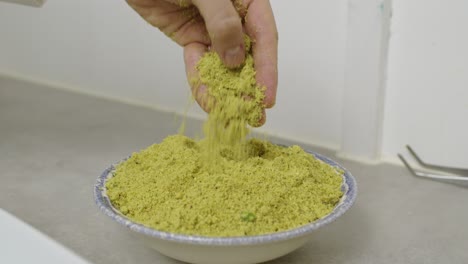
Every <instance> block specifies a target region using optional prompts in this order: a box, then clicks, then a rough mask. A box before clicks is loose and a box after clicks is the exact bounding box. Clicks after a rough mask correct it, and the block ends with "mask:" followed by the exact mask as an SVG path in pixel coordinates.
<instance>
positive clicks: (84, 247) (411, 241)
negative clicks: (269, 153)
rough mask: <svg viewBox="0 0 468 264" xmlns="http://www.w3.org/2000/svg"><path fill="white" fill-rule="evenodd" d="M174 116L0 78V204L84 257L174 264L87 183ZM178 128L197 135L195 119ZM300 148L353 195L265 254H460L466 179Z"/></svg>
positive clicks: (337, 258) (326, 259)
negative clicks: (354, 185)
mask: <svg viewBox="0 0 468 264" xmlns="http://www.w3.org/2000/svg"><path fill="white" fill-rule="evenodd" d="M278 107H279V106H278ZM179 124H180V118H177V117H176V116H175V115H174V114H171V113H165V112H160V111H156V110H153V109H149V108H144V107H138V106H132V105H126V104H122V103H119V102H114V101H110V100H105V99H100V98H97V97H91V96H87V95H82V94H79V93H74V92H70V91H64V90H58V89H52V88H48V87H45V86H41V85H35V84H32V83H27V82H21V81H16V80H13V79H9V78H5V77H0V168H1V173H0V207H1V208H3V209H4V210H6V211H8V212H10V213H12V214H14V215H15V216H17V217H18V218H20V219H22V220H23V221H25V222H27V223H29V224H30V225H32V226H33V227H35V228H37V229H39V230H40V231H42V232H43V233H45V234H46V235H48V236H50V237H51V238H53V239H55V240H56V241H58V242H59V243H61V244H62V245H64V246H65V247H67V248H69V249H71V250H72V251H74V252H75V253H77V254H78V255H80V256H82V257H83V258H85V259H87V260H88V261H90V262H91V263H95V264H107V263H112V264H118V263H139V264H145V263H161V264H164V263H180V262H178V261H175V260H172V259H169V258H166V257H164V256H162V255H160V254H159V253H157V252H155V251H154V250H152V249H150V248H147V247H145V246H143V245H142V244H141V243H140V242H139V241H138V240H135V239H134V238H133V237H132V236H130V235H129V234H127V232H122V230H121V227H120V226H118V225H116V224H113V223H112V221H111V220H110V219H108V217H107V216H105V215H104V214H102V213H101V212H100V211H99V210H98V208H97V207H96V205H95V203H94V200H93V192H92V190H93V185H94V183H95V180H96V178H97V176H98V175H99V174H100V173H101V171H103V170H104V169H105V168H106V167H107V166H108V165H109V164H111V163H113V162H116V161H118V160H120V159H121V158H123V157H126V156H127V155H129V154H130V153H132V152H134V151H137V150H139V149H142V148H144V147H146V146H148V145H150V144H152V143H156V142H160V141H161V140H162V139H163V138H164V137H166V136H168V135H171V134H174V133H177V129H178V127H179ZM187 127H188V128H189V130H188V132H187V133H188V134H189V135H196V134H197V133H198V131H200V122H199V121H196V120H188V123H187ZM198 134H199V133H198ZM274 141H276V142H278V143H286V144H290V143H292V142H289V141H284V140H281V139H274ZM303 147H305V148H308V149H311V150H314V151H316V152H319V153H322V154H324V155H327V156H329V157H331V158H333V159H335V160H336V161H338V162H339V163H341V164H342V165H343V166H344V167H346V168H347V169H349V170H350V171H351V172H352V173H353V175H354V176H355V177H356V179H357V182H358V187H359V193H358V198H357V200H356V203H355V205H354V206H353V207H352V208H351V209H350V210H349V211H348V212H347V213H346V214H345V215H344V216H343V217H341V218H340V219H338V220H337V221H336V222H334V223H332V224H330V225H328V226H326V227H325V228H323V229H321V230H318V231H317V232H316V233H315V236H314V238H313V239H312V240H311V241H310V242H308V243H307V244H306V245H305V246H304V247H302V248H301V249H299V250H297V251H295V252H293V253H291V254H289V255H286V256H284V257H282V258H280V259H277V260H275V261H272V262H269V263H271V264H279V263H298V264H299V263H347V264H352V263H391V264H395V263H468V250H467V248H468V228H467V223H468V186H466V185H465V186H463V185H455V184H451V183H442V182H436V181H430V180H424V179H420V178H416V177H413V176H411V175H410V174H409V172H408V171H407V170H406V169H405V168H403V167H399V166H393V165H389V164H379V165H364V164H360V163H356V162H352V161H348V160H342V159H339V158H337V157H335V156H334V155H333V153H332V152H330V151H327V150H324V149H320V148H316V147H314V146H304V145H303ZM0 239H5V238H4V237H2V238H0Z"/></svg>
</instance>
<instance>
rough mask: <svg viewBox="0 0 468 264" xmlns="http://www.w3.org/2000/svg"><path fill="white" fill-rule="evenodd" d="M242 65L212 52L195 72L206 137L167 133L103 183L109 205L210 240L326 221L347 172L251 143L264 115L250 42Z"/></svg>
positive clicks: (295, 152) (291, 150)
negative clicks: (205, 111)
mask: <svg viewBox="0 0 468 264" xmlns="http://www.w3.org/2000/svg"><path fill="white" fill-rule="evenodd" d="M245 46H246V51H247V52H246V53H247V55H246V60H245V63H244V64H243V65H242V66H241V67H239V68H237V69H228V68H226V67H225V66H224V65H223V63H222V61H221V59H220V58H219V56H218V55H217V54H216V53H215V52H208V53H206V55H205V56H204V57H202V59H201V60H200V62H199V63H198V65H197V70H198V71H199V74H200V81H201V82H202V83H203V84H204V85H206V86H207V91H208V94H209V95H210V97H211V98H212V99H213V100H212V101H211V102H210V105H209V108H210V114H209V116H208V119H207V121H206V123H205V125H204V133H205V139H202V140H200V141H195V140H192V139H190V138H188V137H185V136H183V135H174V136H169V137H167V138H166V139H164V140H163V141H162V142H161V143H160V144H154V145H152V146H150V147H148V148H146V149H144V150H142V151H140V152H138V153H134V154H133V155H132V156H131V157H130V158H129V159H127V160H125V161H123V162H121V163H120V164H118V165H117V166H116V168H115V170H114V171H113V172H112V173H113V177H111V178H110V179H109V180H108V181H107V183H106V192H107V195H108V197H109V199H110V200H111V203H112V205H113V206H114V207H115V208H117V209H118V210H119V211H120V212H121V213H122V214H124V215H125V216H127V217H128V218H130V219H131V220H133V221H136V222H138V223H141V224H143V225H146V226H149V227H152V228H155V229H157V230H161V231H167V232H173V233H178V234H187V235H202V236H210V237H225V236H245V235H260V234H267V233H273V232H278V231H284V230H288V229H292V228H296V227H298V226H302V225H305V224H308V223H310V222H313V221H315V220H317V219H319V218H322V217H324V216H325V215H327V214H329V213H330V212H331V211H332V210H333V208H334V207H335V206H336V204H337V203H338V202H339V200H340V198H341V197H342V195H343V193H342V191H341V185H342V181H343V179H342V176H341V175H342V174H343V172H342V171H341V170H339V169H336V168H334V167H332V166H329V165H328V164H325V163H323V162H321V161H319V160H318V159H316V158H315V157H314V156H313V155H311V154H308V153H306V152H305V151H304V150H303V149H301V148H300V147H299V146H291V147H282V146H278V145H274V144H272V143H269V142H267V141H261V140H258V139H250V140H247V135H248V133H249V129H248V127H247V124H253V125H255V124H256V122H258V121H259V120H260V119H261V117H262V111H263V99H264V93H263V91H262V88H261V87H260V86H258V85H257V83H256V81H255V70H254V64H253V57H252V54H251V49H250V46H251V45H250V39H249V38H248V37H246V45H245Z"/></svg>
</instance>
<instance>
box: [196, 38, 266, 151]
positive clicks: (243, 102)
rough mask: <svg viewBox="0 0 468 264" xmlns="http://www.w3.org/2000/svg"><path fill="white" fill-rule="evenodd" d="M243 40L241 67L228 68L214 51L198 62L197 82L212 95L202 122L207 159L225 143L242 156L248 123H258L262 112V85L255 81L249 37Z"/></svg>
mask: <svg viewBox="0 0 468 264" xmlns="http://www.w3.org/2000/svg"><path fill="white" fill-rule="evenodd" d="M244 39H245V47H246V58H245V62H244V64H243V65H242V66H241V67H239V68H237V69H228V68H227V67H226V66H224V64H223V62H222V61H221V59H220V57H219V56H218V54H217V53H216V52H207V53H206V54H205V55H204V57H202V59H201V60H200V61H199V63H198V65H197V69H198V72H199V76H200V82H201V83H203V84H204V85H206V86H207V88H208V94H209V95H210V98H212V100H211V101H208V102H207V105H208V108H209V109H210V114H209V115H208V120H207V121H206V122H205V125H204V133H205V136H206V140H207V141H208V145H207V147H208V150H207V152H206V153H207V154H209V155H208V159H210V160H213V159H216V157H217V156H218V155H217V153H218V152H219V148H220V147H221V146H226V145H228V146H230V147H231V148H233V150H234V153H235V156H236V158H237V159H245V158H246V153H245V151H244V150H243V149H242V146H243V145H242V144H241V143H243V142H245V139H246V136H247V135H248V133H249V129H248V128H247V125H248V124H251V125H254V126H256V125H258V124H259V121H260V120H261V118H262V115H263V99H264V98H265V95H264V92H263V90H264V88H262V87H260V86H259V85H258V84H257V82H256V80H255V69H254V62H253V56H252V54H251V41H250V38H249V37H248V36H247V35H245V38H244Z"/></svg>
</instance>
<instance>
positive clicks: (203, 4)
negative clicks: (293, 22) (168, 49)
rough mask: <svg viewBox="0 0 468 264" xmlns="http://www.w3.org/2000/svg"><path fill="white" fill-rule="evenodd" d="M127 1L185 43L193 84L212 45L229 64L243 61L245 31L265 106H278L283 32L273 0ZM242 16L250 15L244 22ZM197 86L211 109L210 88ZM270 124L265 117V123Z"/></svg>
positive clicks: (202, 100) (195, 90) (202, 101)
mask: <svg viewBox="0 0 468 264" xmlns="http://www.w3.org/2000/svg"><path fill="white" fill-rule="evenodd" d="M127 2H128V4H129V5H130V6H131V7H132V8H133V9H135V11H136V12H137V13H138V14H139V15H140V16H141V17H143V18H144V19H145V20H146V21H147V22H148V23H150V24H151V25H153V26H155V27H157V28H159V29H160V30H161V31H162V32H163V33H165V34H166V35H167V36H169V37H170V38H171V39H172V40H174V41H175V42H176V43H178V44H179V45H181V46H182V47H184V61H185V69H186V73H187V78H188V80H189V82H190V80H192V79H193V78H197V76H198V75H197V70H196V65H197V62H198V61H199V60H200V58H201V57H202V56H203V54H204V53H205V52H207V51H208V48H209V47H211V49H212V50H214V51H216V52H217V53H218V54H219V56H220V58H221V59H222V60H223V62H224V64H225V65H226V66H227V67H236V66H238V65H240V64H241V63H242V62H243V61H244V59H245V52H244V37H243V34H244V33H243V32H244V31H245V32H246V33H247V34H248V35H249V36H250V37H251V39H252V40H253V46H252V52H253V57H254V63H255V70H256V72H257V75H256V81H257V83H258V84H259V85H261V86H265V87H266V90H265V101H264V103H265V107H266V108H271V107H273V105H274V104H275V101H276V88H277V83H278V72H277V53H278V33H277V30H276V25H275V20H274V17H273V11H272V9H271V6H270V3H269V1H268V0H235V1H231V0H127ZM236 9H237V10H236ZM241 19H245V23H244V25H242V20H241ZM191 83H192V82H191ZM191 86H192V92H193V94H194V96H195V99H196V100H197V102H198V103H199V104H200V106H201V107H202V108H203V109H204V110H205V111H207V110H208V109H207V106H206V101H207V95H206V87H204V86H200V87H194V86H195V85H193V84H191ZM264 122H265V115H264V117H263V119H262V121H261V122H260V125H262V124H263V123H264Z"/></svg>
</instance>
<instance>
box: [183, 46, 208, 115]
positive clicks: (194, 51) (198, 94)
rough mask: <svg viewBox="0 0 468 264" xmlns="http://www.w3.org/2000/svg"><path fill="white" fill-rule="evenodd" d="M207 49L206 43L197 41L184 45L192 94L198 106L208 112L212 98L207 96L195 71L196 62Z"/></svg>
mask: <svg viewBox="0 0 468 264" xmlns="http://www.w3.org/2000/svg"><path fill="white" fill-rule="evenodd" d="M207 50H208V47H207V46H206V45H204V44H201V43H198V42H192V43H190V44H187V45H186V46H184V61H185V72H186V74H187V80H188V82H189V84H190V88H191V89H192V94H193V96H194V98H195V100H196V101H197V103H198V104H199V105H200V107H201V108H202V109H203V110H205V112H207V113H208V112H209V111H210V106H211V105H212V104H213V103H214V100H213V99H212V98H211V97H210V96H208V92H207V88H206V86H205V85H203V84H201V83H200V78H199V76H198V71H197V63H198V61H199V60H200V59H201V57H202V56H203V54H204V53H205V52H206V51H207Z"/></svg>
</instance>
